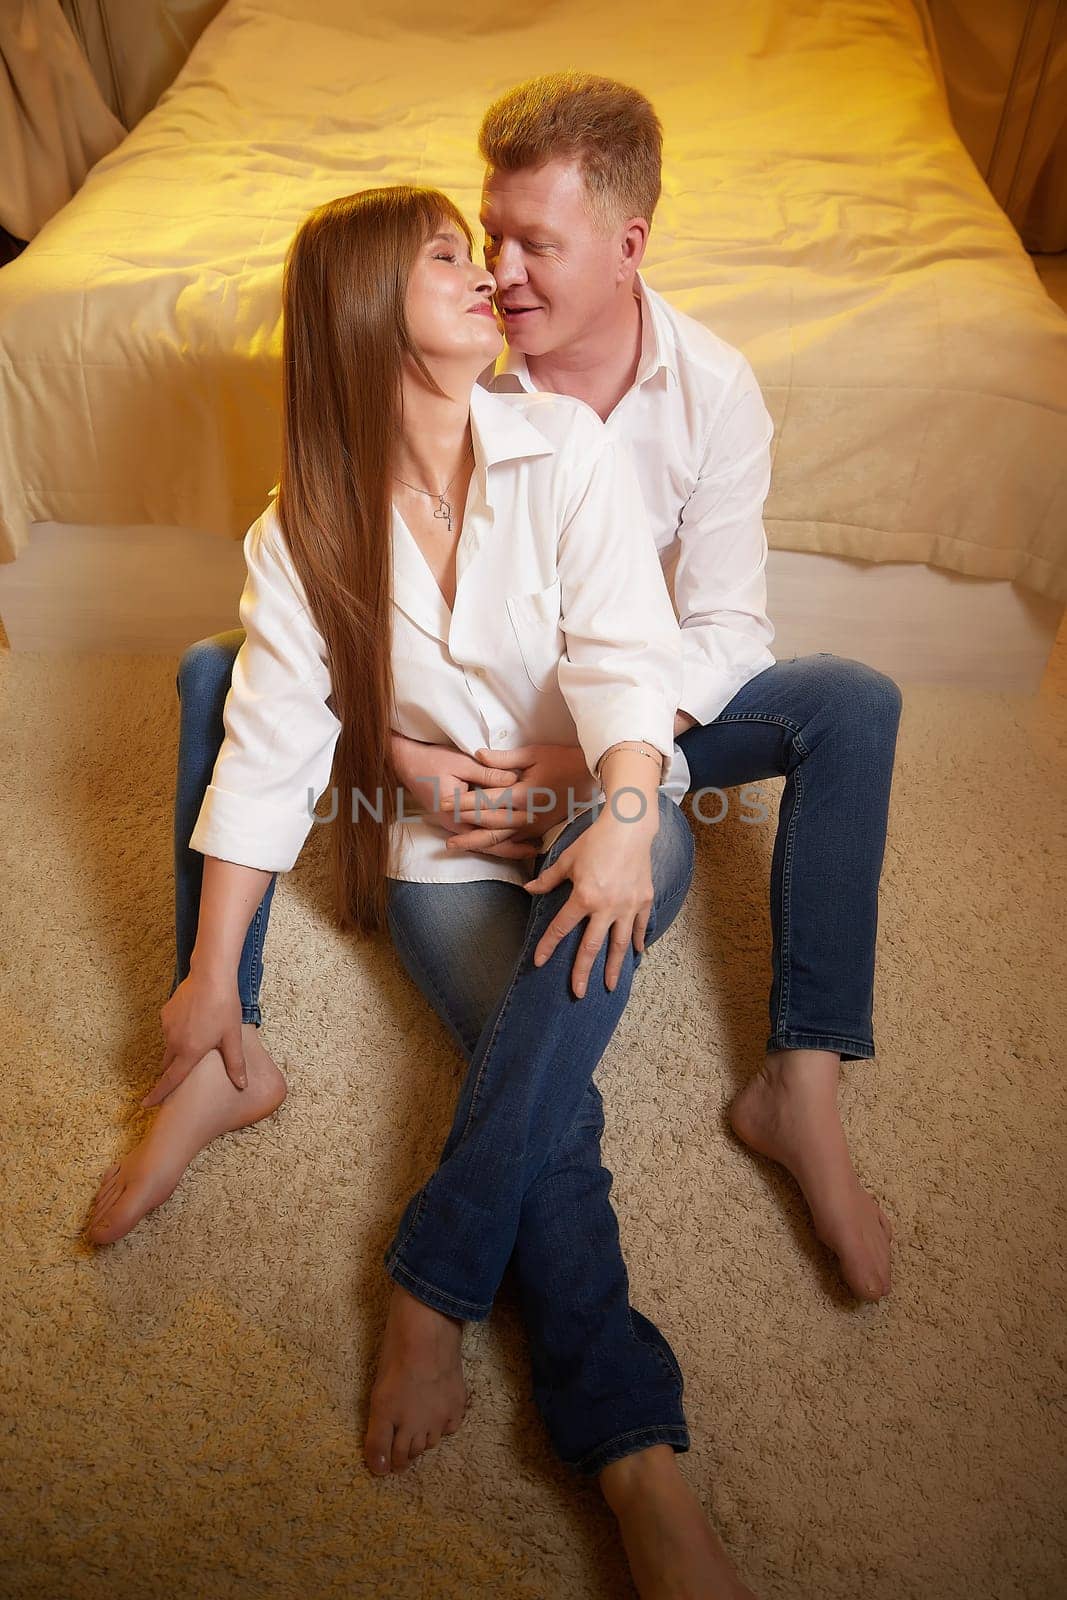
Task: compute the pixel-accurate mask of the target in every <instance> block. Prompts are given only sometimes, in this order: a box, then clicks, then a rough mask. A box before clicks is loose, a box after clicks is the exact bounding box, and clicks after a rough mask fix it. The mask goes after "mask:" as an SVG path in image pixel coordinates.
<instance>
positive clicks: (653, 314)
mask: <svg viewBox="0 0 1067 1600" xmlns="http://www.w3.org/2000/svg"><path fill="white" fill-rule="evenodd" d="M634 282H635V283H636V285H637V299H638V300H640V302H641V359H640V361H639V362H638V364H637V377H636V378H635V379H634V381H633V385H632V387H633V388H635V389H637V388H640V387H641V385H642V384H645V383H648V382H649V380H650V379H652V378H654V377H655V376H656V375H657V373H660V372H662V373H664V374H670V376H672V377H673V378H674V379H675V381H676V382H677V379H678V364H677V359H676V355H675V349H674V341H673V339H672V338H671V337H670V329H669V327H668V325H667V320H666V317H665V316H664V313H663V311H662V309H661V308H660V306H659V305H657V304H656V298H655V297H654V296H653V292H652V290H650V289H649V287H648V285H647V284H646V283H645V280H644V279H643V278H642V276H641V274H640V273H639V272H638V273H635V274H634ZM504 377H508V378H514V379H515V380H516V381H517V383H518V384H519V387H520V388H522V389H525V390H526V391H527V393H528V394H536V393H537V392H538V391H537V388H536V386H535V384H534V381H533V379H532V378H531V377H530V369H529V367H528V366H527V365H526V357H525V356H524V355H523V353H522V351H521V350H513V349H512V348H511V346H510V345H505V347H504V349H503V351H502V352H501V354H500V356H499V357H498V358H497V362H496V366H495V368H494V370H493V381H494V382H495V381H496V380H497V379H498V378H504Z"/></svg>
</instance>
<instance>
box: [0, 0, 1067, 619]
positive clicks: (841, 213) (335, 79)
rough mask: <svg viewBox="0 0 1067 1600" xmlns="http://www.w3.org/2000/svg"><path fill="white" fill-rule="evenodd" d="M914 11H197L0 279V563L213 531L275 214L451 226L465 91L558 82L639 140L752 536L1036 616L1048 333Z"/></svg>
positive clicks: (1054, 565)
mask: <svg viewBox="0 0 1067 1600" xmlns="http://www.w3.org/2000/svg"><path fill="white" fill-rule="evenodd" d="M918 4H919V0H722V3H720V4H717V5H716V6H715V7H713V8H712V7H708V8H703V9H697V8H693V7H692V6H691V5H690V4H689V3H684V4H683V3H680V0H664V3H662V4H657V5H656V6H655V7H647V6H645V5H634V4H630V3H628V0H627V3H622V4H620V3H619V0H566V3H563V0H547V3H545V4H542V5H541V6H539V7H538V9H537V12H536V16H534V17H527V16H524V15H521V14H520V13H519V12H518V11H517V10H516V8H515V7H514V6H513V5H508V6H504V5H503V4H501V3H499V0H487V3H486V4H484V5H475V4H474V3H473V0H460V3H459V4H457V5H454V6H452V7H447V8H446V7H442V6H440V5H439V4H438V3H437V0H434V3H433V4H431V3H430V0H399V3H395V4H394V3H389V4H386V3H385V0H366V3H364V4H361V5H360V6H359V7H354V6H352V5H350V4H348V3H342V0H229V4H228V5H226V6H225V8H224V9H223V10H222V11H221V12H220V13H219V15H218V16H217V17H216V18H215V19H214V20H213V21H212V23H211V24H210V25H209V26H208V28H207V29H206V30H205V32H204V33H203V34H202V36H201V38H200V39H199V41H198V43H197V45H196V46H195V48H194V49H193V51H192V53H191V55H190V57H189V59H188V60H187V62H186V64H185V66H184V68H183V70H182V72H181V73H180V74H179V76H178V78H177V79H176V80H175V82H174V84H173V85H172V86H171V88H170V89H169V90H168V91H167V92H166V93H165V94H164V96H163V97H162V99H161V100H160V102H159V104H158V105H157V106H156V107H155V109H154V110H153V111H152V112H150V113H149V114H148V115H147V116H146V117H145V118H144V119H143V120H142V121H141V122H140V123H139V124H138V126H137V127H136V128H135V129H134V130H133V132H132V133H131V134H130V135H129V136H128V137H127V138H126V139H125V140H124V141H123V142H122V144H120V145H119V146H118V148H117V149H116V150H114V151H113V152H112V153H111V154H109V155H108V156H106V157H105V158H104V159H103V160H102V161H100V162H99V163H98V164H97V165H96V166H95V167H94V169H93V170H92V172H91V173H90V175H89V177H88V179H87V181H86V182H85V184H84V186H83V188H82V189H81V190H80V191H79V193H78V194H77V195H75V197H74V198H73V199H72V200H71V201H70V202H69V204H68V205H67V206H65V207H64V209H63V210H62V211H61V212H59V213H58V214H57V215H56V216H55V217H54V218H53V219H52V220H51V221H50V222H49V223H48V224H47V225H46V226H45V227H44V228H43V229H42V231H41V232H40V233H39V234H38V236H37V237H36V239H34V240H33V241H32V242H31V244H30V246H29V247H28V248H27V249H26V250H25V251H24V252H23V254H22V255H21V256H20V257H19V258H18V259H17V260H16V261H14V262H13V263H12V264H11V265H9V266H8V267H5V268H4V269H3V271H2V273H0V352H2V354H0V385H2V400H3V407H4V417H5V426H4V429H3V434H2V437H0V559H3V560H9V561H10V560H12V559H13V558H15V557H16V556H17V554H18V552H19V551H20V550H21V549H23V548H24V547H25V545H26V543H27V541H28V539H29V536H30V533H29V531H30V527H31V525H32V524H33V523H34V522H36V521H57V522H62V523H67V524H105V523H106V524H117V525H120V526H121V525H133V524H139V525H144V524H159V525H179V526H185V527H189V528H196V529H209V530H211V531H212V533H214V534H217V535H218V536H219V537H220V538H238V537H240V536H241V535H242V534H243V532H244V530H245V529H246V528H247V526H248V524H249V523H250V522H251V521H252V520H253V518H254V517H255V516H256V515H258V513H259V511H260V510H261V509H262V506H263V504H264V502H265V499H266V494H267V491H268V490H269V488H270V486H271V485H272V484H273V483H274V482H275V481H276V478H277V472H278V447H279V400H280V386H279V357H280V328H279V302H280V280H281V266H282V261H283V258H284V254H285V250H286V247H287V244H288V242H289V240H290V238H291V237H292V234H293V232H294V231H295V229H296V227H297V226H298V225H299V222H300V220H301V219H302V217H303V216H304V215H305V214H306V213H307V212H308V211H309V210H310V209H311V208H312V207H313V206H315V205H317V204H318V203H320V202H321V201H323V200H325V199H327V198H329V197H330V196H333V195H338V194H344V193H348V192H351V191H352V190H355V189H358V188H361V187H365V186H367V185H372V184H381V183H389V182H411V183H418V184H429V185H434V186H437V187H440V188H443V189H445V190H446V191H447V192H448V193H449V194H451V195H452V196H453V197H454V198H455V199H456V200H457V201H458V203H459V204H460V206H461V207H462V208H463V210H464V212H465V214H466V215H467V216H468V218H469V219H470V221H471V223H472V225H474V224H475V223H476V216H477V205H478V194H479V188H480V182H481V166H480V162H479V159H478V156H477V151H476V133H477V128H478V123H479V120H480V117H481V114H482V112H483V110H484V108H485V106H486V104H487V103H488V101H489V100H490V99H491V98H493V97H494V96H495V95H497V94H499V93H500V92H501V91H502V90H504V89H505V88H507V87H508V86H509V85H511V84H513V83H515V82H517V81H519V80H520V79H522V78H524V77H528V76H530V75H532V74H534V73H537V72H541V71H551V70H556V69H558V68H561V67H569V66H577V67H584V68H589V69H591V70H594V71H597V72H601V73H606V74H609V75H611V76H614V77H617V78H621V79H623V80H625V81H627V82H631V83H634V84H636V85H638V86H639V87H640V88H642V89H643V90H644V91H645V92H646V93H647V94H648V95H649V96H650V98H651V99H652V100H653V102H654V104H655V106H656V108H657V110H658V112H659V114H660V117H661V119H662V121H663V124H664V128H665V164H664V186H663V197H662V200H661V202H660V206H659V209H658V210H657V213H656V216H655V219H654V223H653V228H652V233H651V237H650V242H649V251H648V254H647V256H646V258H645V263H644V266H643V269H642V270H643V272H644V274H645V276H646V278H647V280H648V282H649V283H650V284H651V285H652V286H653V288H656V289H658V290H660V291H661V292H662V293H664V294H666V295H667V296H668V297H669V298H670V299H671V300H672V301H673V302H674V304H676V305H677V306H678V307H680V309H682V310H683V311H686V312H688V313H689V314H690V315H692V316H695V317H697V318H698V319H699V320H700V321H702V322H704V323H705V324H706V325H707V326H708V327H710V328H711V329H713V331H714V332H716V333H717V334H718V335H719V336H720V337H722V338H724V339H726V340H728V341H729V342H730V343H732V344H734V345H736V346H737V347H738V348H739V349H741V350H742V351H743V352H744V353H745V355H746V356H747V357H748V359H749V360H750V362H751V363H752V366H753V369H754V371H755V373H756V376H757V378H758V380H759V382H760V385H761V388H762V390H763V393H764V396H765V399H766V401H767V405H768V408H769V410H770V411H771V414H772V417H773V418H774V422H775V438H774V446H773V449H774V463H773V473H772V482H771V490H770V494H769V496H768V499H767V503H766V507H765V519H764V520H765V525H766V529H767V535H768V540H769V543H770V544H771V546H772V547H774V548H777V549H783V550H795V551H809V552H822V553H827V554H831V555H837V556H845V557H853V558H859V559H862V560H865V561H875V562H883V561H910V562H916V561H918V562H925V563H928V564H930V565H933V566H937V567H942V568H945V569H948V570H949V571H953V572H957V573H962V574H966V575H969V576H972V577H983V578H994V579H1007V580H1011V581H1014V582H1018V583H1020V584H1022V585H1025V586H1027V587H1029V588H1031V589H1033V590H1034V591H1036V592H1037V593H1039V594H1043V595H1045V596H1048V597H1050V598H1053V599H1056V600H1060V601H1063V600H1067V548H1065V547H1067V483H1065V477H1064V470H1063V463H1064V461H1065V460H1067V423H1065V412H1067V317H1065V316H1064V314H1063V312H1061V311H1060V310H1059V309H1058V308H1057V307H1056V306H1055V305H1054V304H1053V302H1052V301H1051V300H1050V299H1049V298H1048V296H1047V295H1046V293H1045V291H1044V289H1043V287H1042V285H1041V283H1040V281H1039V279H1038V277H1037V274H1036V272H1035V270H1034V268H1033V266H1032V264H1031V262H1030V260H1029V258H1028V256H1027V255H1026V253H1025V251H1024V249H1023V247H1022V245H1021V243H1020V241H1019V239H1018V237H1017V235H1016V234H1015V233H1014V231H1013V229H1012V227H1011V225H1010V223H1009V222H1008V221H1007V219H1006V218H1005V216H1004V215H1003V213H1002V212H1001V211H1000V210H999V209H998V208H997V206H996V204H995V203H994V201H993V200H992V198H991V196H990V195H989V193H988V191H987V190H986V188H985V186H984V184H983V182H982V179H981V178H980V176H979V174H978V172H977V170H976V168H975V167H974V164H973V162H972V161H971V159H970V157H969V156H968V155H967V154H966V152H965V151H964V149H963V146H962V144H961V143H960V141H959V139H958V137H957V136H956V134H955V132H954V130H953V128H952V124H951V120H950V117H949V113H948V109H947V106H946V103H945V99H944V94H943V90H942V88H941V84H940V81H939V76H938V73H937V71H936V68H935V64H934V62H932V60H931V57H930V54H929V52H928V49H927V45H926V42H925V36H924V19H923V16H922V14H921V13H920V11H919V9H917V7H918ZM476 237H478V235H477V230H476Z"/></svg>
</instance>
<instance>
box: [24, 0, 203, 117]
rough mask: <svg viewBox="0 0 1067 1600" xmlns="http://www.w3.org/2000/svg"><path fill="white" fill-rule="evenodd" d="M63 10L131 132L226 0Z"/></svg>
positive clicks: (103, 3)
mask: <svg viewBox="0 0 1067 1600" xmlns="http://www.w3.org/2000/svg"><path fill="white" fill-rule="evenodd" d="M0 3H2V0H0ZM62 4H63V10H64V11H65V12H66V14H67V17H68V18H69V20H70V23H71V26H72V28H73V29H74V32H75V34H76V35H77V37H78V39H79V41H80V43H81V47H82V50H83V51H84V53H85V55H86V57H87V59H88V61H89V64H90V66H91V67H92V70H93V74H94V76H95V78H96V82H97V86H98V87H99V89H100V92H101V94H102V95H103V96H104V98H105V100H106V101H107V103H108V105H109V106H110V108H111V110H112V111H113V112H114V114H115V116H116V117H118V119H119V121H120V122H122V123H123V125H124V126H125V127H127V128H132V127H133V126H134V125H135V124H136V123H138V122H140V120H141V118H142V117H143V116H144V114H145V112H146V111H151V109H152V107H153V106H154V105H155V103H156V101H157V100H158V99H159V97H160V95H161V94H162V93H163V91H164V89H166V88H167V86H168V85H169V84H171V83H172V82H173V81H174V79H175V78H176V77H177V75H178V73H179V71H180V70H181V67H182V63H183V62H184V61H185V58H186V56H187V55H188V54H189V52H190V50H191V49H192V48H193V45H194V44H195V43H196V41H197V39H199V37H200V35H201V33H203V31H204V29H205V28H206V27H207V25H208V23H209V22H210V21H211V19H212V17H213V16H215V14H216V12H218V11H221V10H222V7H223V5H224V4H225V0H62Z"/></svg>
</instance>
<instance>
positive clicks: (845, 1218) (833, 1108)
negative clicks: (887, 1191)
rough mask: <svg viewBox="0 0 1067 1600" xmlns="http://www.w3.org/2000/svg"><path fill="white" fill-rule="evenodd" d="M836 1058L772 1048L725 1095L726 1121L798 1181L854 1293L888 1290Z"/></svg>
mask: <svg viewBox="0 0 1067 1600" xmlns="http://www.w3.org/2000/svg"><path fill="white" fill-rule="evenodd" d="M840 1067H841V1059H840V1057H839V1056H837V1055H834V1054H832V1053H831V1052H829V1051H826V1050H776V1051H771V1052H770V1053H769V1054H768V1056H767V1060H766V1062H765V1064H764V1066H763V1067H762V1069H761V1070H760V1071H759V1072H758V1073H757V1074H756V1076H755V1077H754V1078H753V1079H752V1081H751V1082H750V1083H747V1084H746V1085H745V1087H744V1088H743V1089H742V1090H741V1092H740V1093H739V1094H738V1095H736V1096H735V1098H734V1100H733V1101H732V1103H731V1105H730V1108H729V1111H728V1116H729V1120H730V1126H731V1127H732V1128H733V1130H734V1132H735V1133H736V1134H737V1136H738V1138H739V1139H742V1140H743V1141H744V1143H745V1144H747V1145H748V1146H749V1148H750V1149H752V1150H756V1151H758V1152H759V1154H760V1155H763V1156H769V1157H770V1158H771V1160H772V1161H779V1162H781V1164H782V1166H783V1167H785V1168H787V1170H788V1171H789V1172H791V1173H792V1174H793V1177H794V1178H795V1179H796V1181H797V1183H798V1184H799V1185H800V1188H801V1191H802V1192H803V1195H804V1198H805V1200H806V1201H807V1202H808V1207H809V1209H810V1211H811V1214H812V1220H813V1221H814V1223H815V1234H816V1237H817V1238H819V1239H821V1240H822V1242H823V1244H825V1245H826V1246H827V1247H828V1248H829V1249H830V1250H832V1251H833V1252H834V1254H835V1255H836V1257H837V1259H838V1262H839V1263H840V1266H841V1272H842V1274H843V1276H844V1278H845V1281H846V1282H847V1284H848V1286H849V1288H850V1289H851V1290H852V1292H853V1294H855V1295H856V1296H857V1297H858V1298H859V1299H860V1300H880V1299H881V1298H882V1296H883V1295H887V1294H888V1293H889V1290H890V1271H889V1255H890V1248H889V1247H890V1241H891V1240H892V1237H893V1229H892V1225H891V1224H890V1221H889V1218H888V1217H887V1216H886V1214H885V1212H884V1211H883V1210H882V1208H881V1206H880V1205H879V1204H878V1202H877V1200H875V1198H874V1196H873V1195H872V1194H868V1192H867V1190H866V1189H864V1188H863V1186H862V1184H861V1183H860V1181H859V1178H858V1177H857V1176H856V1171H855V1168H854V1167H853V1165H852V1159H851V1157H850V1155H849V1153H848V1145H847V1143H846V1141H845V1130H844V1129H843V1128H842V1126H841V1117H840V1115H839V1113H838V1109H837V1084H838V1077H839V1074H840Z"/></svg>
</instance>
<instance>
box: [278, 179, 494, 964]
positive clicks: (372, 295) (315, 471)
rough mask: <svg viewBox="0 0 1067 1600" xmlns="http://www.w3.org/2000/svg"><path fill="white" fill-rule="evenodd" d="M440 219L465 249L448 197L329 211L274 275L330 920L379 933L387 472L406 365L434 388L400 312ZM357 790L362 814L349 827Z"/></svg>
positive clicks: (399, 190) (369, 193)
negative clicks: (325, 801)
mask: <svg viewBox="0 0 1067 1600" xmlns="http://www.w3.org/2000/svg"><path fill="white" fill-rule="evenodd" d="M443 222H451V223H454V224H455V226H456V227H457V228H458V229H459V230H460V232H461V233H462V234H463V236H464V237H465V238H466V240H467V243H468V245H472V244H473V241H472V238H471V233H470V229H469V228H468V226H467V224H466V221H465V220H464V218H463V216H462V214H461V213H460V212H459V211H458V210H457V208H456V207H455V205H453V203H452V201H451V200H449V199H448V197H447V195H443V194H441V193H439V192H438V191H437V190H436V189H416V188H410V187H408V186H407V185H396V186H395V187H389V188H382V189H364V190H362V191H361V192H360V193H359V194H351V195H345V196H343V197H342V198H341V199H338V200H330V201H327V203H326V204H325V205H322V206H319V207H318V209H317V210H316V211H313V212H312V213H311V215H310V216H309V217H308V218H307V219H306V220H305V222H304V223H303V224H302V225H301V227H300V230H299V232H298V233H297V234H296V237H295V238H294V240H293V242H292V245H291V246H290V248H289V253H288V256H287V257H286V262H285V271H284V275H283V278H282V317H283V332H282V390H283V420H282V429H283V439H282V468H281V481H280V487H279V493H278V500H277V509H278V516H279V519H280V521H281V526H282V531H283V532H284V534H285V539H286V543H287V545H288V547H289V551H290V553H291V555H292V559H293V564H294V566H295V567H296V570H297V573H298V574H299V576H300V579H301V581H302V583H303V585H304V588H305V591H306V593H307V598H308V604H309V607H310V610H311V614H312V616H313V618H314V621H315V624H316V626H317V627H318V629H319V632H320V633H321V634H322V637H323V639H324V640H325V642H326V649H327V665H328V668H329V672H330V680H331V694H330V704H331V705H332V707H333V711H334V715H335V716H336V717H337V718H338V720H339V721H340V723H341V730H340V733H339V734H338V737H337V745H336V748H335V750H334V758H333V769H332V772H331V775H330V783H331V785H332V786H333V787H334V788H335V789H336V794H337V800H336V815H335V817H334V820H333V822H332V824H331V832H332V836H333V859H334V890H335V903H336V914H337V921H338V926H339V927H341V928H343V929H346V930H354V929H362V930H364V931H366V932H376V931H378V930H379V929H380V928H381V927H382V926H383V925H384V923H385V907H386V882H385V880H386V876H387V873H388V870H389V838H390V831H391V829H390V824H391V823H392V822H393V821H394V820H395V817H396V785H397V778H396V773H395V771H394V768H393V764H392V760H391V757H390V730H391V726H392V717H393V674H392V660H391V654H392V587H393V575H392V513H391V504H392V501H391V473H392V471H393V464H394V461H395V459H396V444H397V440H398V438H399V436H400V430H401V427H402V422H403V418H402V397H401V374H402V370H403V361H404V357H405V356H407V357H408V358H410V360H411V361H412V362H413V363H414V364H415V366H416V367H417V368H418V370H419V371H420V372H421V374H422V376H423V377H424V378H425V380H426V382H427V384H428V385H429V386H430V388H431V389H433V390H434V392H435V393H437V394H441V393H442V392H443V391H442V390H441V388H440V386H439V385H438V384H437V383H436V382H435V381H434V379H433V377H432V375H431V374H430V372H429V370H428V368H427V367H426V364H425V362H424V361H423V359H422V357H421V356H420V354H419V352H418V351H417V350H416V349H415V348H414V346H413V344H412V342H411V338H410V336H409V333H408V327H407V320H406V317H405V315H404V303H405V298H406V294H407V286H408V277H409V274H410V272H411V268H412V266H413V264H414V262H415V259H416V257H417V255H418V252H419V251H420V250H421V249H422V247H423V246H424V245H425V243H426V241H427V240H428V239H431V238H432V237H433V235H434V233H435V232H436V231H437V230H438V228H440V227H441V226H442V223H443ZM353 791H360V792H361V793H362V794H363V795H365V796H366V797H367V800H368V802H369V804H370V805H371V806H374V807H375V809H377V808H378V802H379V801H380V802H381V809H380V817H381V820H380V821H379V820H377V818H376V817H375V816H374V815H372V814H371V812H370V811H369V810H368V808H367V807H366V806H364V805H362V804H360V805H357V807H356V808H355V810H356V819H355V820H354V821H353V820H352V816H353V809H354V808H353V805H352V795H353Z"/></svg>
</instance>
